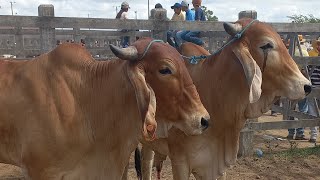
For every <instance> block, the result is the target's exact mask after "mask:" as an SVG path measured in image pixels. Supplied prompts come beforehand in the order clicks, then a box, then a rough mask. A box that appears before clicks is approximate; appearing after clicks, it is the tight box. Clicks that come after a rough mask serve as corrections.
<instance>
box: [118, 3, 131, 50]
mask: <svg viewBox="0 0 320 180" xmlns="http://www.w3.org/2000/svg"><path fill="white" fill-rule="evenodd" d="M129 8H130V7H129V3H127V2H126V1H124V2H123V3H121V10H120V11H119V12H118V14H117V16H116V19H128V10H129ZM121 32H128V30H127V29H122V30H121ZM129 41H130V37H129V36H122V37H121V46H122V47H124V48H125V47H128V46H129Z"/></svg>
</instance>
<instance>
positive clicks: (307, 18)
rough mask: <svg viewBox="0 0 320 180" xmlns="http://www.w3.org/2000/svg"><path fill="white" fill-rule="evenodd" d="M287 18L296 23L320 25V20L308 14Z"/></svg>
mask: <svg viewBox="0 0 320 180" xmlns="http://www.w3.org/2000/svg"><path fill="white" fill-rule="evenodd" d="M287 17H288V18H289V19H290V20H291V21H293V22H295V23H320V18H317V17H314V15H312V14H308V15H302V14H299V15H297V14H295V15H292V16H287Z"/></svg>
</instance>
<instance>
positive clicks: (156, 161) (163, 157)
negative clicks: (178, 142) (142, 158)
mask: <svg viewBox="0 0 320 180" xmlns="http://www.w3.org/2000/svg"><path fill="white" fill-rule="evenodd" d="M166 158H167V156H166V155H162V154H160V153H158V152H155V154H154V165H155V167H156V170H157V179H158V180H160V179H161V170H162V164H163V161H165V160H166Z"/></svg>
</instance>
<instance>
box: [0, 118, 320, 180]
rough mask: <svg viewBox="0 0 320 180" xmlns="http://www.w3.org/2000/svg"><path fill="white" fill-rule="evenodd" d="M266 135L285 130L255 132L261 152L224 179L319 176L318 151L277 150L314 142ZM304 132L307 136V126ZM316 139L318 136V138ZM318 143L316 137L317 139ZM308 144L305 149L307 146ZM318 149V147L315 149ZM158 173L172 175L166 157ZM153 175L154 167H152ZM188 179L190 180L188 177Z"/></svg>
mask: <svg viewBox="0 0 320 180" xmlns="http://www.w3.org/2000/svg"><path fill="white" fill-rule="evenodd" d="M269 114H270V113H267V114H266V115H264V116H262V117H260V118H259V121H261V122H262V121H279V120H281V119H282V116H281V115H278V116H277V117H273V116H269ZM266 135H268V136H273V137H279V138H281V139H285V137H286V136H287V130H269V131H259V132H255V138H254V149H261V150H262V151H263V152H264V154H263V156H262V157H261V158H258V157H257V156H256V155H255V154H253V155H252V156H251V157H247V158H240V159H238V161H237V163H236V164H235V165H234V166H233V167H232V168H230V169H229V170H228V171H227V174H228V176H227V179H228V180H250V179H262V180H300V179H301V180H315V179H316V180H320V153H318V154H312V155H305V156H302V157H300V156H299V155H297V156H293V157H292V156H287V155H281V152H284V151H288V150H290V149H296V148H308V147H310V148H312V147H315V144H312V143H309V142H307V141H291V142H290V141H287V140H274V141H271V142H270V141H268V140H267V138H266ZM305 135H306V137H307V138H309V130H308V129H306V131H305ZM318 140H319V138H318ZM318 143H319V141H318ZM310 148H309V149H310ZM319 152H320V151H319ZM161 177H162V179H164V180H171V179H172V172H171V165H170V160H169V159H167V160H166V161H165V162H164V166H163V170H162V173H161ZM0 179H1V180H2V179H6V180H22V179H24V178H23V175H22V172H21V170H20V169H19V168H18V167H15V166H11V165H6V164H0ZM129 179H130V180H135V179H137V178H136V174H135V171H134V162H133V157H131V158H130V166H129ZM153 179H155V171H153ZM190 180H194V178H193V177H190Z"/></svg>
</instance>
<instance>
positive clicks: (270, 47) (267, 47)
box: [260, 43, 273, 50]
mask: <svg viewBox="0 0 320 180" xmlns="http://www.w3.org/2000/svg"><path fill="white" fill-rule="evenodd" d="M260 48H261V49H262V50H267V49H272V48H273V46H272V45H271V44H270V43H268V44H266V45H263V46H261V47H260Z"/></svg>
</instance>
